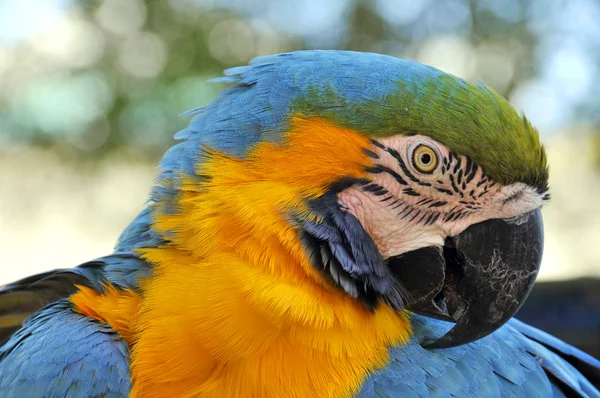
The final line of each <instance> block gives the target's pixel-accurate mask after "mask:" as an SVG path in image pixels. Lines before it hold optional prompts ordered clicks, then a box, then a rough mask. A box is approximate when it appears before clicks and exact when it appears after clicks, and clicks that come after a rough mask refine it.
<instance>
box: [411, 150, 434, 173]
mask: <svg viewBox="0 0 600 398" xmlns="http://www.w3.org/2000/svg"><path fill="white" fill-rule="evenodd" d="M412 162H413V166H415V169H417V170H418V171H420V172H421V173H427V174H429V173H431V172H433V170H435V167H436V166H437V164H438V159H437V154H436V153H435V151H434V150H433V149H431V148H430V147H428V146H425V145H422V144H421V145H419V146H418V147H416V148H415V150H414V151H413V154H412Z"/></svg>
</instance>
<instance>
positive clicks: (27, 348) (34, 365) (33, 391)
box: [0, 300, 131, 398]
mask: <svg viewBox="0 0 600 398" xmlns="http://www.w3.org/2000/svg"><path fill="white" fill-rule="evenodd" d="M130 388H131V382H130V373H129V354H128V347H127V344H126V343H125V342H124V341H123V340H122V339H121V338H120V336H119V335H118V334H117V333H116V332H114V331H113V330H112V329H111V328H110V327H109V326H108V325H106V324H104V323H100V322H98V321H96V320H94V319H92V318H89V317H86V316H84V315H81V314H78V313H76V312H74V311H73V309H72V307H71V304H70V303H69V302H68V301H66V300H59V301H57V302H54V303H52V304H49V305H48V306H46V307H45V308H43V309H42V310H40V311H38V312H37V313H35V314H34V315H33V316H31V317H30V318H29V319H28V320H27V321H26V322H25V323H24V324H23V327H22V328H21V329H19V330H18V331H17V332H15V333H14V334H13V335H12V336H11V337H10V339H8V341H7V342H6V343H5V344H4V345H3V346H2V347H0V396H2V397H7V398H8V397H25V396H30V397H33V396H46V394H48V392H51V394H52V395H51V396H53V397H65V396H69V397H89V396H103V397H125V396H127V395H128V393H129V390H130Z"/></svg>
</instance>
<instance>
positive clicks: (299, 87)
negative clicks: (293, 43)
mask: <svg viewBox="0 0 600 398" xmlns="http://www.w3.org/2000/svg"><path fill="white" fill-rule="evenodd" d="M217 80H220V81H224V82H229V83H234V85H233V86H232V87H230V88H228V89H226V90H225V91H224V92H223V93H222V94H221V95H220V96H219V97H218V98H217V99H216V100H215V102H213V103H212V104H210V105H209V106H207V107H205V108H201V109H197V110H195V111H193V112H192V113H195V114H197V117H196V118H195V120H194V121H193V122H192V123H191V124H190V126H189V127H188V128H187V129H186V130H184V131H183V132H181V133H179V135H178V138H182V139H186V141H185V142H184V143H181V144H179V145H178V146H176V147H174V149H172V150H171V151H170V153H168V154H167V155H166V157H165V158H164V160H163V165H162V168H163V175H162V176H161V180H159V181H161V188H160V190H157V191H156V192H155V197H158V196H160V197H161V198H163V199H164V197H165V196H168V194H167V193H165V192H170V191H186V190H190V188H189V186H190V184H196V183H197V184H200V185H202V186H203V187H204V189H208V190H210V189H211V187H216V186H217V185H218V184H219V183H220V182H219V181H225V180H226V177H225V175H226V174H229V175H230V174H232V173H247V177H245V178H244V179H242V180H239V181H238V182H236V184H239V185H238V188H239V189H238V190H237V191H236V192H238V194H237V195H241V196H244V197H245V200H249V201H252V200H256V207H257V208H260V209H264V208H265V207H262V205H261V204H260V203H262V202H260V201H261V200H262V199H263V198H265V200H266V201H267V202H270V203H271V204H272V208H273V211H274V212H277V213H278V214H282V217H283V218H285V220H286V221H287V223H288V224H289V226H290V228H292V229H293V230H294V231H295V233H296V235H297V236H298V237H299V238H300V241H301V245H302V247H303V249H304V251H305V253H306V255H307V257H308V258H309V262H310V264H311V266H312V267H313V269H315V270H317V271H318V273H320V275H321V277H322V278H323V279H324V280H325V281H326V283H327V284H329V285H331V286H333V287H335V288H336V289H338V290H340V291H342V292H343V293H344V294H346V295H349V296H351V297H352V298H353V299H354V300H356V302H357V303H360V304H361V305H364V306H366V307H367V308H368V309H371V310H373V309H374V308H376V307H377V306H378V305H389V306H390V307H392V308H393V309H395V310H397V311H404V310H409V311H412V312H416V313H420V314H423V315H426V316H430V317H435V318H439V319H443V320H447V321H452V322H455V323H456V325H455V326H454V327H453V328H452V329H451V330H450V331H449V332H448V333H447V334H446V335H444V336H443V337H441V338H440V339H438V340H437V341H435V342H431V343H430V345H431V346H432V347H438V348H441V347H450V346H456V345H460V344H464V343H468V342H470V341H473V340H476V339H479V338H481V337H483V336H485V335H487V334H489V333H491V332H493V331H494V330H496V329H497V328H499V327H500V326H501V325H503V324H504V323H505V322H506V321H507V320H508V319H510V317H512V316H513V315H514V314H515V313H516V311H517V310H518V309H519V307H520V306H521V304H522V303H523V301H524V300H525V298H526V297H527V295H528V294H529V292H530V290H531V288H532V286H533V283H534V281H535V279H536V276H537V272H538V269H539V266H540V262H541V256H542V249H543V227H542V218H541V213H540V207H541V206H542V205H543V203H544V202H545V201H547V200H548V199H549V195H548V193H547V192H548V168H547V162H546V155H545V151H544V148H543V146H542V145H541V144H540V141H539V137H538V133H537V131H536V130H535V129H534V128H533V127H532V126H531V124H530V123H529V122H528V121H527V120H526V119H525V118H524V117H521V116H520V115H519V114H518V112H517V111H516V110H515V109H514V108H513V107H512V106H510V105H509V104H508V102H507V101H506V100H504V99H503V98H502V97H501V96H499V95H498V94H496V93H495V92H494V91H493V90H491V89H490V88H488V87H486V86H485V85H483V84H477V85H474V84H470V83H467V82H465V81H464V80H462V79H460V78H457V77H455V76H452V75H449V74H446V73H444V72H441V71H439V70H437V69H434V68H431V67H428V66H424V65H421V64H418V63H416V62H411V61H405V60H401V59H396V58H392V57H387V56H382V55H376V54H362V53H352V52H331V51H311V52H297V53H289V54H281V55H276V56H270V57H263V58H258V59H256V60H255V61H253V62H252V63H251V64H250V66H247V67H240V68H234V69H231V70H229V71H227V72H226V76H225V77H224V78H221V79H217ZM198 148H204V149H201V150H199V149H198ZM215 152H219V153H222V154H223V156H221V157H219V156H216V155H215ZM276 152H277V155H272V154H273V153H276ZM182 154H183V155H182ZM216 158H218V160H219V162H216V161H215V159H216ZM232 159H240V161H239V162H237V161H233V160H232ZM242 159H243V162H244V163H243V165H244V168H242V163H240V162H242ZM267 159H268V160H267ZM217 163H218V164H217ZM215 164H217V166H215ZM213 166H214V167H213ZM246 166H247V167H246ZM215 167H216V168H215ZM219 167H221V169H219ZM228 167H229V169H227V168H228ZM209 169H210V170H209ZM226 169H227V170H226ZM207 170H208V171H207ZM215 170H221V171H219V172H215ZM209 171H210V172H209ZM181 173H185V174H188V175H194V176H195V177H198V176H201V177H202V176H204V177H206V178H204V179H203V180H202V181H201V182H198V181H199V180H198V178H196V179H195V180H193V179H192V180H190V181H192V182H191V183H190V182H188V183H187V185H186V187H183V186H179V187H178V186H176V184H177V178H175V177H174V176H176V175H181ZM268 181H271V182H273V181H276V182H277V184H267V182H268ZM251 183H252V184H255V185H256V186H258V184H261V185H260V186H262V187H263V188H261V189H262V191H261V194H260V195H262V196H261V197H260V199H258V196H257V199H252V198H251V197H250V194H247V195H246V194H245V195H242V194H241V193H240V192H246V191H244V190H245V189H246V188H245V187H246V185H247V184H251ZM211 184H212V185H211ZM229 185H231V182H229ZM165 187H166V188H165ZM282 187H286V189H287V188H289V189H292V188H293V193H294V195H295V199H294V200H292V199H289V198H288V196H286V195H287V193H286V194H283V193H282V192H284V189H283V188H282ZM247 192H250V191H247ZM253 192H255V191H253ZM285 192H288V191H285ZM232 195H233V194H232ZM226 197H227V194H226V193H222V195H221V198H222V199H221V200H223V201H225V200H226V199H223V198H226ZM231 198H233V197H231ZM234 199H235V200H241V199H240V198H238V197H237V196H236V197H235V198H234ZM234 199H231V200H232V201H233V200H234ZM259 202H260V203H259ZM223 206H224V205H223ZM223 206H221V208H224V207H223ZM165 209H166V210H164V211H165V212H169V211H173V210H172V209H171V210H169V209H168V208H167V207H165ZM258 213H260V212H258ZM269 214H270V213H269ZM263 215H264V217H265V219H267V218H268V215H267V213H266V212H264V213H263ZM239 217H240V218H246V219H249V218H251V217H256V218H260V217H262V215H261V214H254V215H250V213H249V210H245V211H244V212H243V213H242V212H240V216H239Z"/></svg>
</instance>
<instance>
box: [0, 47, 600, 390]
mask: <svg viewBox="0 0 600 398" xmlns="http://www.w3.org/2000/svg"><path fill="white" fill-rule="evenodd" d="M216 80H217V81H219V82H226V83H230V84H231V85H230V86H229V87H228V88H226V89H225V90H224V91H223V92H222V93H221V94H219V95H218V96H217V97H216V99H214V101H213V102H212V103H210V104H209V105H208V106H206V107H202V108H198V109H195V110H193V111H190V112H189V115H194V116H195V118H194V119H193V120H192V122H191V123H190V125H189V126H188V127H187V128H186V129H184V130H182V131H181V132H179V133H177V134H176V136H175V138H176V139H178V140H180V141H181V142H179V143H177V144H176V145H175V146H173V147H172V148H171V149H170V150H169V151H168V152H167V153H166V154H165V156H164V158H163V160H162V162H161V164H160V174H159V176H158V178H157V181H156V184H155V185H154V187H153V188H152V190H151V193H150V198H149V201H148V203H147V205H146V206H145V208H144V209H143V210H142V211H141V213H139V215H138V216H137V217H135V219H134V220H133V222H131V224H130V225H129V226H128V227H127V228H126V229H125V230H124V232H123V233H122V235H121V237H120V238H119V240H118V243H117V244H116V247H115V250H114V252H113V253H112V254H110V255H108V256H106V257H102V258H99V259H96V260H93V261H90V262H87V263H84V264H82V265H80V266H78V267H75V268H70V269H62V270H54V271H50V272H46V273H43V274H40V275H35V276H31V277H29V278H26V279H23V280H20V281H17V282H15V283H12V284H9V285H6V286H4V287H3V288H2V290H1V292H0V341H2V346H1V347H0V396H1V397H42V396H43V397H91V396H94V397H96V396H98V397H99V396H103V397H104V396H105V397H121V396H132V397H179V396H181V397H193V396H200V397H204V396H206V397H351V396H357V397H374V396H377V397H506V396H511V397H517V396H518V397H550V396H553V397H566V396H581V397H600V392H599V390H598V386H599V385H600V362H599V361H597V360H596V359H594V358H592V357H590V356H589V355H587V354H585V353H583V352H581V351H579V350H577V349H576V348H574V347H572V346H569V345H567V344H566V343H564V342H562V341H560V340H558V339H555V338H553V337H551V336H549V335H547V334H545V333H544V332H542V331H540V330H537V329H535V328H532V327H530V326H528V325H525V324H523V323H521V322H519V321H517V320H516V319H511V318H512V316H513V315H514V314H515V313H516V311H517V310H518V308H519V307H520V305H521V304H522V303H523V301H524V300H525V298H526V297H527V295H528V293H529V291H530V289H531V287H532V285H533V283H534V281H535V279H536V275H537V272H538V268H539V265H540V261H541V256H542V248H543V227H542V217H541V212H540V208H541V206H542V205H543V204H544V203H545V202H547V201H548V199H549V194H548V166H547V160H546V154H545V151H544V147H543V146H542V144H541V143H540V140H539V136H538V133H537V131H536V130H535V129H534V128H533V127H532V125H531V124H530V122H529V121H528V120H527V119H525V118H524V117H521V116H520V115H519V114H518V112H516V110H515V109H514V108H513V107H511V105H509V103H508V102H507V101H506V100H505V99H503V98H502V97H501V96H499V95H498V94H497V93H496V92H494V91H493V90H492V89H490V88H488V87H486V86H485V85H484V84H482V83H480V84H471V83H468V82H466V81H464V80H462V79H460V78H457V77H455V76H452V75H450V74H446V73H444V72H441V71H439V70H437V69H434V68H432V67H429V66H425V65H422V64H419V63H417V62H412V61H407V60H402V59H398V58H393V57H390V56H384V55H378V54H368V53H356V52H345V51H300V52H293V53H286V54H279V55H274V56H266V57H260V58H257V59H255V60H254V61H252V62H251V63H250V65H249V66H244V67H238V68H233V69H229V70H227V71H226V73H225V76H224V77H221V78H218V79H216Z"/></svg>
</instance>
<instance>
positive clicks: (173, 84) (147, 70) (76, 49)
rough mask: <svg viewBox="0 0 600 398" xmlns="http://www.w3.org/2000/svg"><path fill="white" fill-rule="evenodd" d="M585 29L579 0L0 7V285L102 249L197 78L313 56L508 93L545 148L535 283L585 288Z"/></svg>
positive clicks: (198, 94) (598, 89) (592, 206)
mask: <svg viewBox="0 0 600 398" xmlns="http://www.w3.org/2000/svg"><path fill="white" fill-rule="evenodd" d="M598 21H600V2H599V1H593V0H569V1H566V0H479V1H476V0H376V1H367V0H365V1H361V0H327V1H323V0H298V1H277V0H214V1H209V0H169V1H166V0H164V1H146V2H144V1H141V0H105V1H74V0H71V1H69V0H21V1H18V0H12V1H3V2H0V26H2V29H0V267H1V268H0V284H2V283H5V282H9V281H11V280H14V279H16V278H18V277H22V276H25V275H28V274H31V273H33V272H37V271H41V270H45V269H50V268H57V267H70V266H73V265H76V264H78V263H81V262H83V261H86V260H89V259H91V258H94V257H97V256H101V255H104V254H106V253H108V252H109V251H110V250H111V248H112V245H113V244H114V242H115V240H116V238H117V236H118V234H119V233H120V231H121V230H122V229H123V228H124V227H125V226H126V224H127V223H128V222H129V220H130V219H131V218H132V217H133V216H134V215H135V214H136V212H137V211H138V210H139V209H140V208H141V206H142V205H143V203H144V201H145V199H146V195H147V192H148V190H149V187H150V185H151V183H152V179H153V177H154V175H155V173H156V170H155V168H154V165H156V164H157V163H158V160H159V158H160V156H161V154H162V153H163V152H164V151H165V150H166V149H167V148H168V147H169V146H170V145H172V144H173V141H172V135H173V133H175V132H176V131H177V130H179V129H181V128H182V127H184V126H185V125H186V123H187V122H188V120H187V119H185V118H182V117H179V116H178V115H179V114H181V113H182V112H184V111H186V110H188V109H190V108H195V107H198V106H201V105H204V104H206V103H207V102H208V101H209V100H210V99H211V98H212V97H213V96H214V94H215V93H216V92H218V91H219V90H220V89H222V88H223V86H222V85H218V84H209V83H206V80H207V79H210V78H213V77H216V76H219V75H220V73H221V71H222V70H223V69H224V68H227V67H230V66H236V65H240V64H245V63H247V62H248V61H249V60H250V59H252V58H253V57H255V56H258V55H264V54H272V53H277V52H284V51H291V50H300V49H313V48H336V49H351V50H358V51H374V52H380V53H386V54H390V55H394V56H399V57H403V58H409V59H414V60H417V61H420V62H423V63H427V64H430V65H433V66H436V67H438V68H440V69H442V70H444V71H446V72H450V73H453V74H455V75H458V76H460V77H463V78H465V79H468V80H471V81H475V80H483V81H484V82H486V83H487V84H488V85H490V86H492V87H494V88H495V89H496V90H497V91H499V92H500V93H501V94H503V95H504V96H506V97H507V98H508V99H509V100H510V101H511V102H512V103H513V104H514V105H515V106H516V107H517V108H518V109H519V110H522V111H524V112H525V114H526V115H527V116H528V117H529V119H530V120H532V122H533V123H534V124H535V125H536V126H537V127H538V128H539V129H540V132H541V136H542V139H543V141H544V142H545V143H546V145H547V148H548V151H549V158H550V164H551V192H552V197H553V200H552V202H551V204H550V205H549V206H546V207H545V208H544V217H545V222H546V231H547V232H546V250H545V255H544V261H543V267H542V274H541V280H563V279H572V278H579V277H583V276H600V250H599V249H598V246H599V245H600V211H598V208H597V205H598V204H599V203H600V129H599V127H600V101H599V100H598V99H599V98H600V85H599V84H597V82H598V81H599V80H600V79H599V77H600V69H599V65H600V23H598ZM547 286H550V285H547ZM552 286H554V285H552ZM586 286H587V285H586ZM590 286H596V285H590ZM590 289H592V290H593V292H596V294H595V295H594V294H591V293H590V294H591V295H589V297H588V298H587V299H586V300H588V299H589V300H591V301H589V300H588V301H589V305H590V306H592V307H593V310H598V308H600V299H599V298H598V297H599V296H598V294H597V292H598V288H597V287H592V288H590ZM551 290H552V289H551ZM575 291H577V292H583V290H581V289H579V288H576V289H575ZM586 297H587V296H586ZM563 301H564V300H563ZM544 302H545V301H544V300H542V301H540V303H542V304H540V305H543V303H544ZM546 302H547V301H546ZM559 302H562V301H559ZM577 303H580V301H578V302H576V305H579V304H577ZM581 308H584V309H585V308H586V307H581ZM581 308H580V310H581ZM593 310H592V311H593ZM532 313H535V311H533V312H532ZM586 313H588V314H589V313H590V311H587V312H586ZM556 319H557V322H558V323H560V322H561V320H562V319H563V318H561V316H560V314H559V315H557V317H556ZM590 319H591V318H590ZM594 322H595V323H593V322H592V323H591V324H590V325H591V326H589V325H588V326H589V327H591V328H595V329H592V330H594V331H595V332H594V333H595V334H593V338H592V339H594V338H595V339H596V341H597V340H599V339H600V338H599V335H600V332H599V331H600V326H599V325H598V318H595V321H594ZM588 326H585V327H586V328H588ZM588 329H589V328H588ZM588 329H586V330H588Z"/></svg>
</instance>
